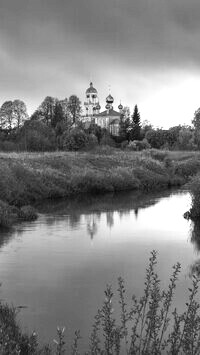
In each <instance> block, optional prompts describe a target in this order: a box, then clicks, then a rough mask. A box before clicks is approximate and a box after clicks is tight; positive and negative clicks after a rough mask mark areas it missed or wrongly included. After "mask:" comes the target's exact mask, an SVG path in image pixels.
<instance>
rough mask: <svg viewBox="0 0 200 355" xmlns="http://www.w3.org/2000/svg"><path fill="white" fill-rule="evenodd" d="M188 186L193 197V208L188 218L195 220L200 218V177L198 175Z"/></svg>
mask: <svg viewBox="0 0 200 355" xmlns="http://www.w3.org/2000/svg"><path fill="white" fill-rule="evenodd" d="M187 186H188V188H189V190H190V192H191V196H192V207H191V209H190V210H189V211H188V213H187V217H189V218H191V219H193V220H195V219H198V218H199V217H200V175H196V176H195V177H194V178H193V179H192V180H191V181H190V183H188V184H187ZM185 216H186V214H185Z"/></svg>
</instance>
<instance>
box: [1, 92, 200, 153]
mask: <svg viewBox="0 0 200 355" xmlns="http://www.w3.org/2000/svg"><path fill="white" fill-rule="evenodd" d="M81 113H82V110H81V101H80V99H79V98H78V97H77V96H76V95H71V96H70V97H69V98H65V99H64V100H58V99H57V98H53V97H51V96H47V97H46V98H45V99H44V100H43V102H42V103H41V104H40V105H39V107H38V108H37V109H36V110H35V112H34V113H33V114H32V115H31V116H30V117H29V116H28V113H27V108H26V104H25V103H24V102H23V101H21V100H14V101H6V102H4V103H3V104H2V106H1V108H0V149H1V150H5V151H10V150H11V151H12V150H28V151H53V150H56V149H61V150H62V149H64V150H79V149H85V148H88V149H92V148H94V147H95V146H97V145H109V146H116V147H121V148H127V149H131V150H140V149H146V148H156V149H170V150H173V149H174V150H175V149H181V150H198V149H200V108H199V109H198V110H197V111H196V112H195V114H194V118H193V120H192V122H191V123H192V125H191V126H186V125H178V126H174V127H171V128H169V129H163V128H154V127H153V126H152V125H151V123H149V122H147V121H145V122H141V117H140V113H139V110H138V107H137V105H135V107H134V111H133V114H131V113H130V109H129V107H124V108H123V110H122V112H121V116H120V122H119V132H118V136H112V135H111V134H110V132H109V131H108V130H106V129H105V128H103V129H102V128H101V127H100V126H98V125H96V124H95V123H94V122H93V121H92V120H91V122H90V123H88V122H87V123H83V121H82V118H81Z"/></svg>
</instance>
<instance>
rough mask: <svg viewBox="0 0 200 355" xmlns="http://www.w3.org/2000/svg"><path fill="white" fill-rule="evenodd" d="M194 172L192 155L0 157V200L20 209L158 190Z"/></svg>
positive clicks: (199, 167)
mask: <svg viewBox="0 0 200 355" xmlns="http://www.w3.org/2000/svg"><path fill="white" fill-rule="evenodd" d="M198 171H200V154H198V153H194V152H180V153H177V152H163V151H155V150H152V151H151V150H150V151H144V152H124V151H120V150H117V149H111V150H109V152H107V151H106V153H105V149H103V150H102V151H101V152H100V151H98V153H73V152H71V153H70V152H54V153H0V200H2V201H4V202H7V203H9V204H11V205H15V206H23V205H27V204H30V203H33V202H34V201H39V200H43V199H48V198H50V199H53V198H58V197H67V196H70V195H75V194H80V193H93V194H97V193H104V192H111V191H121V190H133V189H136V190H148V191H151V190H158V189H163V188H167V187H169V186H179V185H182V184H183V183H185V182H186V181H187V180H188V179H189V177H190V176H191V175H193V174H196V173H197V172H198Z"/></svg>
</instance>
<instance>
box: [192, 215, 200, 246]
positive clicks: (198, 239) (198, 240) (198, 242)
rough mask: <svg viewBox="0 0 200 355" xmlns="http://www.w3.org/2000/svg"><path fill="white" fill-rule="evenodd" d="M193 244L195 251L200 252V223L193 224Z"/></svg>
mask: <svg viewBox="0 0 200 355" xmlns="http://www.w3.org/2000/svg"><path fill="white" fill-rule="evenodd" d="M190 233H191V242H192V243H193V244H194V246H195V250H196V251H197V252H198V253H199V251H200V221H198V220H197V221H195V222H191V231H190Z"/></svg>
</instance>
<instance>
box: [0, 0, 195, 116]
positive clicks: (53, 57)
mask: <svg viewBox="0 0 200 355" xmlns="http://www.w3.org/2000/svg"><path fill="white" fill-rule="evenodd" d="M199 13H200V2H199V0H190V1H188V0H134V1H133V0H101V1H99V0H84V1H83V0H67V1H66V0H57V1H55V0H18V1H13V0H0V70H1V82H0V97H1V100H2V101H3V100H4V99H8V98H12V97H19V96H20V97H21V98H23V99H24V100H25V101H26V102H27V103H28V105H29V107H31V110H33V108H34V106H37V105H39V103H40V102H41V100H42V99H43V98H44V96H46V95H52V96H58V97H61V98H62V97H65V96H69V95H70V94H71V93H77V94H78V95H79V96H81V95H82V97H81V98H82V99H84V97H83V96H84V91H85V89H86V87H87V85H88V82H89V81H90V80H91V79H92V80H93V81H94V82H95V83H96V85H97V89H99V92H100V96H101V100H102V101H103V100H104V97H105V96H106V94H107V90H108V85H109V84H111V87H112V91H113V94H114V95H115V97H116V101H117V100H118V101H119V100H120V99H122V100H124V102H125V101H126V104H128V105H131V106H132V107H133V105H134V104H135V103H139V104H140V105H141V107H143V110H144V112H146V113H149V115H150V114H151V112H153V105H154V106H155V104H156V100H157V99H158V98H159V100H160V101H162V103H163V105H164V104H165V102H167V100H166V95H168V96H169V97H170V92H173V95H174V93H175V92H176V91H177V90H178V94H177V97H179V98H180V100H181V95H179V93H180V92H182V95H184V97H186V96H187V95H185V94H184V92H185V90H186V89H187V85H186V84H185V83H186V81H187V80H188V81H187V82H188V85H191V87H189V86H188V88H189V90H190V92H192V91H191V90H192V86H193V87H195V89H196V88H197V81H196V80H198V79H197V78H199V65H200V49H199V46H198V43H199V36H200V24H199V18H198V17H199V16H198V15H199ZM195 78H196V79H195ZM186 79H187V80H186ZM181 83H182V84H181ZM193 83H194V85H193ZM181 85H182V88H181ZM170 89H171V91H170ZM160 93H163V95H164V96H162V97H161V96H160ZM172 101H173V107H175V101H174V100H172ZM178 101H179V100H178ZM187 101H188V102H186V103H185V104H186V105H188V106H187V110H185V112H186V111H187V115H189V114H188V112H190V110H191V112H193V110H194V105H195V104H197V99H195V102H194V100H193V99H192V98H191V97H190V98H188V100H187ZM151 105H152V107H151ZM102 106H103V104H102ZM160 109H161V108H160V107H159V110H160ZM177 114H178V111H177V112H176V115H177ZM167 116H169V115H168V113H167V112H166V116H165V114H163V117H167ZM180 116H181V117H180V119H183V118H182V116H184V112H181V113H180ZM154 117H155V113H154ZM159 117H160V114H159V112H158V113H157V118H156V120H157V121H159ZM184 117H186V115H185V116H184ZM145 118H146V117H145ZM148 119H150V118H149V117H148ZM150 120H151V119H150ZM163 120H165V122H166V118H164V119H163Z"/></svg>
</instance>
